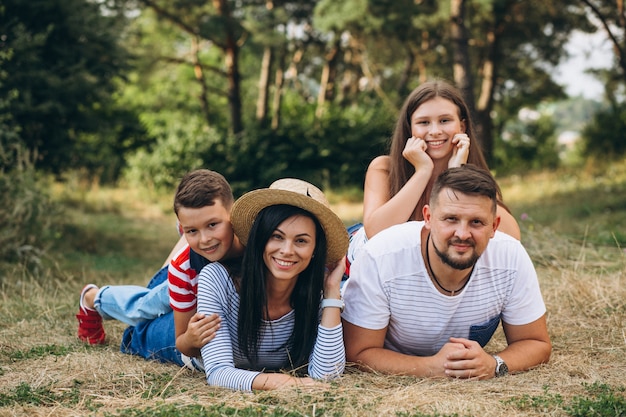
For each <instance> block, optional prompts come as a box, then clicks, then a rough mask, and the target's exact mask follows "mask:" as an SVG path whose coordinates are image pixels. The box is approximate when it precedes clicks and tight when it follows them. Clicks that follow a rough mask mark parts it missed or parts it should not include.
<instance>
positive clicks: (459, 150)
mask: <svg viewBox="0 0 626 417" xmlns="http://www.w3.org/2000/svg"><path fill="white" fill-rule="evenodd" d="M452 144H453V145H455V146H454V149H453V150H452V156H451V157H450V160H449V161H448V168H454V167H460V166H461V165H463V164H466V163H467V158H468V157H469V148H470V138H469V136H467V135H466V134H465V133H457V134H456V135H454V137H453V138H452Z"/></svg>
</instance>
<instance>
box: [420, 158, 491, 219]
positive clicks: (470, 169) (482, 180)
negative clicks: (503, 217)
mask: <svg viewBox="0 0 626 417" xmlns="http://www.w3.org/2000/svg"><path fill="white" fill-rule="evenodd" d="M444 188H448V189H450V190H452V191H454V192H459V193H462V194H467V195H472V196H483V197H488V198H489V199H490V200H491V201H493V212H494V213H495V212H496V206H497V202H498V196H499V195H500V194H501V193H500V187H498V183H496V180H495V179H494V178H493V176H492V175H491V173H490V172H489V171H487V170H485V169H483V168H479V167H477V166H476V165H472V164H465V165H461V166H460V167H455V168H449V169H447V170H445V171H443V172H442V173H441V174H440V175H439V177H437V179H436V180H435V184H434V185H433V189H432V191H431V193H430V201H429V204H430V205H431V206H434V205H435V204H436V202H437V198H438V197H439V194H440V193H441V190H443V189H444Z"/></svg>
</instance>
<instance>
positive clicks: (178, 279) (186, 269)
mask: <svg viewBox="0 0 626 417" xmlns="http://www.w3.org/2000/svg"><path fill="white" fill-rule="evenodd" d="M208 263H210V261H209V260H208V259H206V258H204V257H202V256H200V255H198V254H197V253H195V252H193V251H192V250H191V248H190V247H189V245H185V246H184V247H183V248H182V249H181V250H180V251H179V252H178V253H177V254H176V255H174V257H173V258H172V260H171V261H170V264H169V267H168V269H167V279H168V281H169V285H168V286H169V292H170V306H171V307H172V309H173V310H174V311H179V312H182V313H184V312H188V311H193V310H195V309H196V303H197V294H198V273H199V272H200V270H202V268H203V267H204V266H205V265H207V264H208Z"/></svg>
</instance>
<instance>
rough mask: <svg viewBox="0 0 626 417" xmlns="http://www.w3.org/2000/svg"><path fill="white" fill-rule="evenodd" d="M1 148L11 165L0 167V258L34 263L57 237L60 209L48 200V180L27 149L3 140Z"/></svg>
mask: <svg viewBox="0 0 626 417" xmlns="http://www.w3.org/2000/svg"><path fill="white" fill-rule="evenodd" d="M7 147H9V148H10V149H6V148H7ZM0 150H2V152H0V153H1V154H3V155H4V156H5V161H6V162H7V164H8V165H12V168H6V169H1V170H0V200H2V201H3V202H4V204H3V205H2V206H1V207H0V224H2V228H1V229H0V260H3V261H9V262H15V263H23V264H25V265H28V266H32V267H36V266H38V265H40V263H41V260H42V256H43V255H44V253H45V250H46V249H47V248H49V247H50V246H51V244H52V243H53V242H54V241H55V240H56V239H57V238H58V235H57V233H58V220H59V218H60V214H61V210H60V207H59V206H58V205H56V204H55V203H54V202H53V201H52V200H51V197H50V195H49V192H48V191H49V190H48V183H47V182H46V180H45V179H44V178H43V177H42V176H41V175H39V174H38V173H37V172H36V171H35V168H34V164H33V161H32V159H33V158H32V156H31V155H30V154H29V153H28V151H27V150H25V149H24V148H23V147H22V146H21V145H19V144H17V145H14V146H6V145H5V144H3V143H2V142H0Z"/></svg>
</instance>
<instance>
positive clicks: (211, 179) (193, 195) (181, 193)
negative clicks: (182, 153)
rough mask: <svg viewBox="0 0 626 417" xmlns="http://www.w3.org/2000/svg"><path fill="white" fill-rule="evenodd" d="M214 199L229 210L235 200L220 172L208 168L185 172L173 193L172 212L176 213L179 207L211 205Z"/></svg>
mask: <svg viewBox="0 0 626 417" xmlns="http://www.w3.org/2000/svg"><path fill="white" fill-rule="evenodd" d="M215 200H220V201H221V202H222V205H224V207H225V208H226V209H227V210H229V211H230V209H231V207H232V205H233V203H234V201H235V197H234V196H233V190H232V189H231V188H230V184H228V181H226V178H224V176H222V174H219V173H217V172H215V171H211V170H208V169H197V170H195V171H191V172H189V173H187V174H185V176H183V178H182V179H181V180H180V183H179V184H178V188H177V189H176V194H175V195H174V213H176V215H178V210H179V209H180V208H181V207H186V208H202V207H206V206H212V205H214V204H215Z"/></svg>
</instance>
